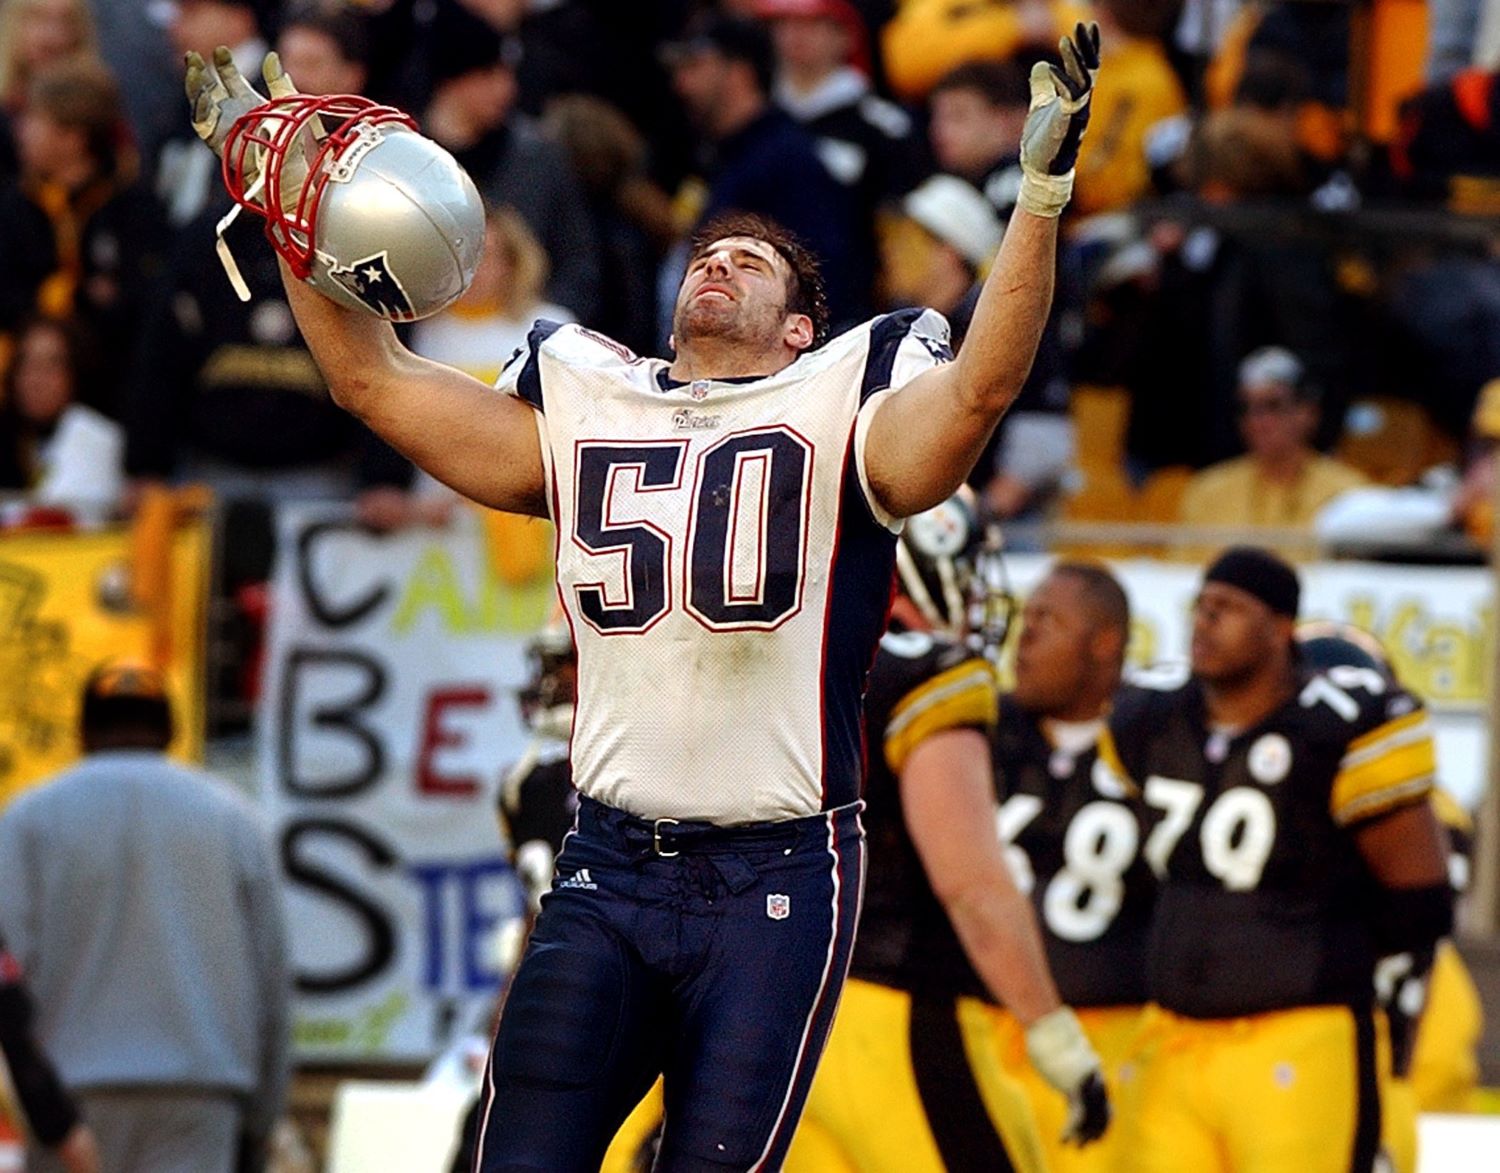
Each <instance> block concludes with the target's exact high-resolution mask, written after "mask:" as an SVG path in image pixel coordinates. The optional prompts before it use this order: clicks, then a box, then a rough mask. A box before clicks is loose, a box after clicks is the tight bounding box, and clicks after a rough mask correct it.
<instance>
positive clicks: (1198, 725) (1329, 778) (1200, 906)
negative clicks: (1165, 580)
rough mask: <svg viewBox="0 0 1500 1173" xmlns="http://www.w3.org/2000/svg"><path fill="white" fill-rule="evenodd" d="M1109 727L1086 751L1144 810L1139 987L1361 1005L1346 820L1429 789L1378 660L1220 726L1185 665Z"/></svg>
mask: <svg viewBox="0 0 1500 1173" xmlns="http://www.w3.org/2000/svg"><path fill="white" fill-rule="evenodd" d="M1109 734H1110V736H1109V737H1106V738H1105V739H1104V740H1103V741H1102V742H1101V744H1100V754H1101V756H1102V757H1104V758H1105V759H1106V760H1110V759H1113V761H1112V764H1114V765H1117V766H1119V767H1120V768H1122V769H1123V770H1124V772H1125V773H1126V774H1127V775H1128V776H1129V777H1130V778H1131V779H1132V780H1133V781H1134V782H1135V783H1136V785H1137V786H1139V787H1140V789H1141V792H1142V796H1143V797H1144V799H1145V803H1146V807H1147V809H1148V812H1149V814H1150V816H1152V818H1153V819H1154V821H1153V823H1152V824H1151V826H1150V830H1149V832H1148V833H1147V836H1146V841H1145V847H1144V853H1145V856H1146V859H1147V860H1148V862H1149V863H1150V864H1151V866H1152V867H1153V868H1154V869H1155V870H1156V872H1157V874H1158V876H1160V877H1161V878H1162V885H1161V888H1160V891H1159V894H1158V897H1157V904H1156V916H1155V921H1154V923H1153V925H1152V932H1151V944H1150V949H1149V956H1150V961H1149V985H1150V992H1151V997H1152V999H1153V1000H1154V1001H1156V1002H1158V1003H1160V1004H1161V1005H1162V1006H1164V1007H1166V1009H1168V1010H1171V1011H1173V1012H1174V1013H1177V1014H1181V1015H1185V1016H1188V1017H1192V1018H1233V1017H1239V1016H1242V1015H1248V1014H1258V1013H1262V1012H1266V1011H1272V1010H1285V1009H1291V1008H1294V1007H1302V1006H1319V1005H1348V1006H1368V1005H1369V1004H1370V1002H1371V999H1372V991H1373V982H1374V966H1375V942H1374V938H1373V934H1372V927H1371V926H1372V920H1373V917H1374V915H1375V913H1374V905H1373V903H1372V900H1371V897H1372V896H1373V895H1374V894H1375V892H1376V891H1377V889H1376V887H1375V883H1376V882H1375V880H1374V878H1373V877H1372V876H1371V875H1370V873H1369V871H1368V869H1367V868H1366V866H1365V863H1364V860H1363V858H1362V857H1361V856H1360V854H1359V851H1358V849H1357V847H1356V846H1355V842H1354V836H1353V834H1352V830H1351V829H1352V828H1353V827H1354V826H1355V825H1356V824H1358V823H1360V822H1362V821H1363V820H1365V819H1369V818H1373V817H1376V816H1378V815H1381V814H1385V813H1387V812H1389V811H1391V810H1395V809H1396V808H1398V807H1401V806H1403V805H1406V804H1408V803H1413V802H1420V801H1423V800H1425V798H1426V796H1427V793H1428V792H1429V791H1430V790H1431V788H1432V775H1433V769H1434V752H1433V745H1432V733H1431V726H1430V723H1429V721H1428V719H1427V714H1426V712H1425V711H1424V710H1423V709H1422V708H1421V706H1420V705H1419V704H1418V702H1417V701H1416V700H1415V699H1414V698H1413V697H1412V696H1411V695H1410V694H1409V693H1406V692H1404V691H1402V690H1400V689H1399V688H1397V687H1396V686H1394V685H1392V684H1391V683H1390V682H1389V681H1387V680H1386V678H1385V677H1384V676H1383V675H1381V674H1380V673H1379V672H1376V671H1373V670H1371V669H1367V668H1353V667H1339V668H1333V669H1330V670H1329V672H1328V673H1327V674H1316V675H1311V674H1310V675H1305V676H1303V678H1302V679H1301V681H1300V683H1299V686H1298V689H1297V692H1296V693H1295V694H1294V695H1293V696H1291V697H1290V698H1289V699H1288V700H1287V701H1286V703H1285V704H1283V705H1282V706H1281V707H1280V708H1278V709H1277V710H1276V711H1275V712H1273V713H1271V714H1270V715H1269V716H1268V717H1266V718H1265V719H1264V720H1263V721H1261V722H1260V723H1259V724H1258V725H1255V726H1253V727H1252V728H1249V729H1246V730H1242V731H1240V732H1238V733H1235V734H1232V735H1228V734H1225V733H1223V732H1216V731H1214V730H1212V729H1210V728H1209V726H1208V724H1207V717H1206V708H1205V702H1204V697H1203V690H1202V688H1201V686H1200V685H1199V684H1198V683H1197V682H1196V681H1193V682H1189V683H1188V684H1186V685H1185V686H1183V687H1182V688H1179V689H1176V690H1174V691H1171V692H1154V691H1149V690H1139V691H1136V692H1134V693H1132V694H1129V695H1128V696H1127V697H1125V698H1122V700H1121V701H1120V703H1119V704H1118V705H1117V706H1116V708H1115V711H1114V714H1113V715H1112V717H1111V718H1110V723H1109Z"/></svg>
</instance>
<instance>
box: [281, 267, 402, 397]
mask: <svg viewBox="0 0 1500 1173" xmlns="http://www.w3.org/2000/svg"><path fill="white" fill-rule="evenodd" d="M281 281H282V284H283V285H284V286H285V287H286V296H287V302H288V304H289V305H290V306H291V307H292V316H293V317H295V318H296V319H297V326H298V327H299V328H300V329H301V331H302V338H303V340H304V341H305V342H306V343H307V348H308V350H310V351H311V352H312V356H313V361H315V362H316V363H317V364H318V369H319V370H320V371H322V372H323V378H324V381H325V382H327V384H328V393H329V394H330V395H331V396H332V397H333V401H334V402H335V403H337V404H338V405H339V406H340V407H342V408H343V409H344V410H345V411H348V412H351V413H352V414H354V415H357V416H359V417H361V418H364V417H365V416H367V415H368V413H369V410H370V408H371V406H372V405H373V404H374V403H375V401H376V400H378V398H379V397H380V394H381V392H382V389H383V388H384V387H386V386H387V385H388V384H389V383H390V382H391V381H393V380H395V379H396V378H399V376H400V370H401V359H402V357H403V356H407V355H408V352H407V350H406V348H405V347H404V346H402V345H401V343H400V341H399V340H398V339H397V337H396V331H395V330H394V329H392V328H391V324H390V323H389V322H387V321H384V320H383V319H381V318H377V317H375V316H374V315H372V314H364V313H359V312H357V311H355V310H350V309H346V308H344V307H343V306H340V305H335V304H334V303H333V302H332V301H330V300H329V299H328V298H326V297H324V296H323V295H322V294H321V293H319V292H318V291H317V290H315V289H314V288H313V287H312V286H310V285H308V284H307V283H306V282H304V281H300V280H298V279H297V278H296V277H295V276H293V275H292V271H291V270H290V269H288V268H287V266H286V262H285V261H282V262H281Z"/></svg>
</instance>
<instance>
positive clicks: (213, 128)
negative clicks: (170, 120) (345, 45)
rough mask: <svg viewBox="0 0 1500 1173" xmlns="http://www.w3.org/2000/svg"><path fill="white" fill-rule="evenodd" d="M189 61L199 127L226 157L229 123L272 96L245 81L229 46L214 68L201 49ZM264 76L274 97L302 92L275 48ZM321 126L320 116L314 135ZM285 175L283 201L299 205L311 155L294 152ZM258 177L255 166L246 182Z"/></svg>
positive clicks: (187, 81)
mask: <svg viewBox="0 0 1500 1173" xmlns="http://www.w3.org/2000/svg"><path fill="white" fill-rule="evenodd" d="M186 61H187V73H186V75H185V76H184V79H183V83H184V88H185V89H186V90H187V99H188V105H189V107H191V109H192V118H193V129H194V130H195V131H197V132H198V137H199V138H201V139H202V140H203V141H204V142H206V143H207V144H208V145H209V146H210V147H211V148H212V149H213V152H214V154H216V155H221V156H222V155H223V153H224V140H225V139H226V138H228V137H229V128H230V127H231V126H233V125H234V124H235V122H236V120H238V119H239V118H241V117H243V116H244V115H245V114H248V113H249V112H250V111H251V110H254V109H255V108H256V107H257V106H263V105H265V102H266V99H265V98H263V97H261V95H260V94H259V93H258V92H257V91H256V90H255V87H253V86H252V85H251V84H250V83H249V82H247V81H246V80H245V78H244V75H242V74H241V73H240V71H239V69H238V68H237V67H236V66H235V64H234V58H233V57H232V56H231V55H230V53H229V50H228V49H226V48H225V47H224V46H223V45H220V46H219V47H218V48H217V49H215V50H214V63H213V67H212V68H210V67H209V66H208V65H207V64H206V63H205V62H204V60H203V58H202V57H201V56H200V55H199V54H197V53H195V52H191V51H189V52H188V54H187V57H186ZM261 76H262V77H263V78H264V79H265V83H266V89H267V90H268V91H269V92H270V95H271V97H273V98H287V97H290V96H291V95H293V94H295V93H296V92H297V87H296V86H295V85H293V84H292V79H291V77H290V76H289V75H288V74H287V72H286V71H285V70H284V69H282V68H281V58H280V57H279V56H278V55H277V54H276V53H274V52H272V53H267V54H266V58H265V61H264V62H262V64H261ZM320 131H321V126H319V125H318V124H317V122H316V120H314V124H313V132H314V135H315V136H316V135H317V134H318V133H319V132H320ZM281 174H282V181H281V191H282V200H283V202H284V203H289V204H291V205H292V206H293V207H295V205H296V201H297V199H298V197H299V196H300V195H301V192H302V181H303V180H304V179H305V178H306V176H307V161H306V159H304V158H303V157H302V155H301V154H300V153H299V152H297V151H292V152H290V153H289V154H288V155H287V157H286V159H285V161H284V162H283V164H282V172H281ZM254 180H255V175H254V173H253V171H252V172H251V173H250V174H247V175H246V176H245V186H246V187H247V188H249V187H251V186H253V183H254ZM287 210H288V211H290V210H291V209H290V208H288V209H287Z"/></svg>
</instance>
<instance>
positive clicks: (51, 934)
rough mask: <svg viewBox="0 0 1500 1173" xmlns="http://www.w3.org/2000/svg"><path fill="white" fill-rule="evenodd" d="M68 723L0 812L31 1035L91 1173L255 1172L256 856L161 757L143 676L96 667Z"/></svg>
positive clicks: (260, 1080)
mask: <svg viewBox="0 0 1500 1173" xmlns="http://www.w3.org/2000/svg"><path fill="white" fill-rule="evenodd" d="M81 726H82V737H83V746H84V751H85V756H84V758H83V760H82V761H81V762H79V763H78V764H77V765H76V766H73V767H72V768H70V769H68V770H65V771H63V772H62V773H61V774H59V775H58V776H57V777H56V778H54V779H52V780H51V781H49V782H47V783H44V784H43V785H41V786H39V787H37V788H36V789H34V790H31V791H28V792H27V793H25V794H23V795H22V796H21V797H19V798H18V799H16V800H15V802H14V803H12V804H11V805H10V807H9V808H8V809H7V810H6V811H5V813H4V815H3V817H0V933H3V935H4V937H5V939H6V941H7V942H8V944H9V945H10V949H11V952H12V953H13V954H14V955H15V957H16V958H17V960H18V961H19V962H20V964H21V965H22V966H23V967H24V968H25V970H26V972H27V975H28V979H29V983H30V986H31V991H32V995H33V997H34V998H35V1002H36V1010H37V1016H36V1033H37V1036H38V1039H39V1040H40V1042H41V1043H42V1045H43V1046H44V1047H45V1048H46V1049H47V1051H48V1053H49V1054H50V1055H51V1057H52V1059H53V1062H54V1064H55V1065H56V1068H57V1071H58V1074H59V1076H60V1077H61V1080H62V1082H63V1084H64V1086H66V1087H67V1089H68V1090H69V1091H70V1092H71V1093H72V1094H73V1095H74V1096H75V1098H76V1099H77V1100H78V1101H79V1103H80V1105H81V1107H82V1110H83V1112H84V1113H85V1115H86V1116H87V1117H88V1119H89V1122H90V1124H91V1125H92V1127H93V1129H94V1132H95V1134H96V1136H97V1137H98V1144H99V1150H100V1154H101V1157H102V1165H103V1168H104V1169H105V1170H107V1171H108V1173H235V1171H244V1170H253V1169H256V1168H258V1167H260V1166H262V1165H263V1164H264V1161H265V1154H266V1151H267V1147H268V1140H269V1137H270V1134H271V1129H272V1126H273V1124H274V1123H275V1121H276V1119H277V1117H278V1115H279V1114H280V1111H281V1108H282V1105H283V1101H284V1099H285V1093H286V1084H287V1076H288V1068H289V1062H288V1005H289V993H290V989H289V977H288V969H287V951H286V936H285V927H284V923H283V919H282V909H281V897H280V891H279V888H278V882H277V875H276V866H275V860H274V857H273V855H272V851H271V847H270V844H269V842H268V841H267V839H266V838H265V836H264V834H263V831H262V828H261V825H260V822H259V819H258V817H257V814H256V811H255V809H254V808H253V807H252V806H251V804H250V803H249V801H248V800H246V799H245V798H243V797H241V795H240V794H239V793H238V792H237V791H236V790H235V789H234V788H233V786H232V785H230V784H229V783H227V782H225V781H223V780H221V779H219V778H216V777H214V776H213V775H211V774H207V773H205V772H203V771H201V770H194V769H189V768H187V767H184V766H180V765H177V764H175V763H174V762H171V761H169V760H168V759H167V757H166V756H165V752H164V751H165V750H166V747H167V746H168V744H169V743H170V742H171V740H172V712H171V705H170V702H169V700H168V697H167V693H166V688H165V684H164V682H163V679H162V676H161V674H160V673H159V672H157V671H156V670H155V669H152V668H149V667H145V666H140V665H135V664H130V663H123V662H114V663H109V664H105V665H104V666H102V667H101V668H99V669H97V670H96V671H95V672H94V673H93V674H92V675H91V676H90V677H89V679H88V681H87V683H86V684H85V686H84V694H83V702H82V714H81ZM48 1160H49V1158H48V1157H47V1156H46V1155H45V1154H39V1155H38V1158H37V1164H36V1165H35V1166H34V1167H35V1168H38V1169H42V1170H48V1169H51V1168H54V1167H55V1166H52V1165H49V1164H48Z"/></svg>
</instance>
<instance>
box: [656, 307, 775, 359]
mask: <svg viewBox="0 0 1500 1173" xmlns="http://www.w3.org/2000/svg"><path fill="white" fill-rule="evenodd" d="M785 319H786V310H785V308H784V307H781V306H771V305H766V304H764V303H759V304H757V303H756V302H753V301H750V302H747V301H744V300H740V299H725V298H704V297H698V296H696V295H695V296H694V297H692V298H690V299H689V300H688V301H686V302H681V303H679V304H678V306H677V312H676V314H675V315H674V316H673V320H672V336H673V337H674V338H675V339H676V340H677V350H678V352H679V353H681V351H682V349H683V346H684V344H686V345H688V346H691V345H692V344H693V343H694V342H696V341H700V340H704V339H713V340H715V341H716V342H718V343H721V344H728V345H731V346H735V347H739V348H743V349H745V350H751V351H757V352H758V351H761V350H767V349H770V348H771V347H773V346H774V345H775V344H776V342H777V340H778V339H779V337H780V333H781V325H782V323H783V322H784V321H785Z"/></svg>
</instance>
